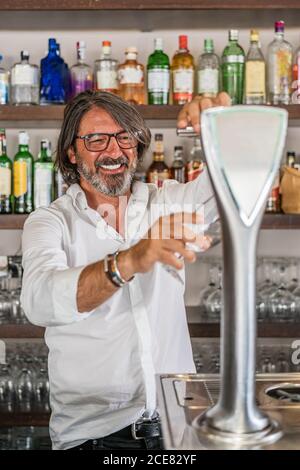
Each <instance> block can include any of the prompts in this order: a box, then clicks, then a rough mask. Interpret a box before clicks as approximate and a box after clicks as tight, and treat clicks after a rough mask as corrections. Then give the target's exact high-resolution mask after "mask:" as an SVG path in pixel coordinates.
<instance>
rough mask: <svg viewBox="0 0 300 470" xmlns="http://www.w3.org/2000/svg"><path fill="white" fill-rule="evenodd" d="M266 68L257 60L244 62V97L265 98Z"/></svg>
mask: <svg viewBox="0 0 300 470" xmlns="http://www.w3.org/2000/svg"><path fill="white" fill-rule="evenodd" d="M265 80H266V67H265V63H264V62H262V61H258V60H249V61H248V62H246V96H248V95H250V96H251V95H262V96H265V88H266V87H265Z"/></svg>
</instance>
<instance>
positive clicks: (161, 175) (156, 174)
mask: <svg viewBox="0 0 300 470" xmlns="http://www.w3.org/2000/svg"><path fill="white" fill-rule="evenodd" d="M154 141H155V143H154V153H153V163H152V164H151V165H150V167H149V169H148V174H147V181H148V183H154V184H156V186H157V187H158V188H161V187H162V185H163V183H164V181H165V180H166V179H169V178H170V170H169V168H168V167H167V165H166V164H165V162H164V143H163V135H162V134H155V136H154Z"/></svg>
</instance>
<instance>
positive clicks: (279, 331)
mask: <svg viewBox="0 0 300 470" xmlns="http://www.w3.org/2000/svg"><path fill="white" fill-rule="evenodd" d="M189 331H190V335H191V336H192V337H200V338H217V337H218V336H220V325H219V324H218V323H197V322H193V323H189ZM44 332H45V330H44V328H41V327H38V326H34V325H30V324H28V325H0V338H1V339H4V338H43V337H44ZM258 337H261V338H272V337H274V338H299V337H300V323H285V324H283V323H259V324H258Z"/></svg>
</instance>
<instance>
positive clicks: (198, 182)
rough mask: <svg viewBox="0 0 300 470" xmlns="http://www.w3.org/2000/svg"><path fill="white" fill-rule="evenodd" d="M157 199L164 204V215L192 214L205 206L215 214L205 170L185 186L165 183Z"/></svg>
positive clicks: (173, 182) (211, 190)
mask: <svg viewBox="0 0 300 470" xmlns="http://www.w3.org/2000/svg"><path fill="white" fill-rule="evenodd" d="M157 198H158V200H159V202H160V203H161V204H164V206H165V214H169V213H173V212H181V211H183V212H194V211H195V210H199V209H200V208H201V207H202V206H203V205H204V206H205V204H208V205H209V210H210V211H212V212H217V206H216V200H215V197H214V191H213V188H212V185H211V182H210V178H209V174H208V171H207V169H206V168H205V169H204V170H203V172H202V173H200V175H199V176H198V177H197V178H196V179H195V180H193V181H190V182H188V183H185V184H182V183H178V182H177V181H174V180H167V181H165V183H164V185H163V187H162V188H161V190H160V193H159V194H158V197H157ZM208 200H209V202H208ZM213 206H215V207H213Z"/></svg>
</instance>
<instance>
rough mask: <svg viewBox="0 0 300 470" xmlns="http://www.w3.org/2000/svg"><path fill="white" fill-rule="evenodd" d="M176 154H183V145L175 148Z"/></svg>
mask: <svg viewBox="0 0 300 470" xmlns="http://www.w3.org/2000/svg"><path fill="white" fill-rule="evenodd" d="M174 152H183V147H182V145H175V147H174Z"/></svg>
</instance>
